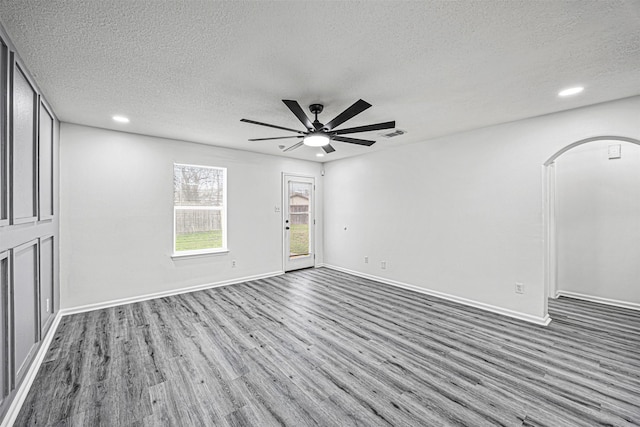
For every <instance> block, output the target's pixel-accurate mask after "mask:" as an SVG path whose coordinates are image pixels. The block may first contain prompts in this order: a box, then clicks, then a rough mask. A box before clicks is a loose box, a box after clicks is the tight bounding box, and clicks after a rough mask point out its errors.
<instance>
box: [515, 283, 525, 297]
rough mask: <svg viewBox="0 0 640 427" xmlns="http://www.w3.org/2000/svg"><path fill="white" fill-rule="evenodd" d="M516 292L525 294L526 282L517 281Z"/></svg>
mask: <svg viewBox="0 0 640 427" xmlns="http://www.w3.org/2000/svg"><path fill="white" fill-rule="evenodd" d="M516 294H524V283H520V282H516Z"/></svg>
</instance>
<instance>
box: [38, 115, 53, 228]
mask: <svg viewBox="0 0 640 427" xmlns="http://www.w3.org/2000/svg"><path fill="white" fill-rule="evenodd" d="M39 120H40V131H39V133H38V153H39V155H38V167H39V173H38V177H39V183H40V185H39V191H38V194H39V204H38V214H39V217H40V219H41V220H43V219H50V218H52V217H53V130H54V126H53V121H54V120H53V117H52V115H51V113H49V111H48V110H47V107H46V106H45V105H44V104H43V103H40V118H39Z"/></svg>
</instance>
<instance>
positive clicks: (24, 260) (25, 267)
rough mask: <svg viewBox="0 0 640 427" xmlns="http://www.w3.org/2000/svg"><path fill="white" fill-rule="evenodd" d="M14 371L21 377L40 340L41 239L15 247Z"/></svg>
mask: <svg viewBox="0 0 640 427" xmlns="http://www.w3.org/2000/svg"><path fill="white" fill-rule="evenodd" d="M12 254H13V259H12V263H11V273H12V276H13V280H12V284H13V289H12V295H13V301H12V306H13V337H14V338H13V342H14V346H13V356H14V360H13V372H14V374H15V378H16V382H18V381H20V380H21V379H22V375H24V372H25V368H26V366H27V363H28V362H29V361H30V359H31V357H32V355H33V352H34V350H35V347H36V343H37V342H38V331H39V324H38V310H37V305H38V304H37V303H38V241H37V240H33V241H31V242H28V243H25V244H24V245H22V246H20V247H17V248H15V249H13V253H12Z"/></svg>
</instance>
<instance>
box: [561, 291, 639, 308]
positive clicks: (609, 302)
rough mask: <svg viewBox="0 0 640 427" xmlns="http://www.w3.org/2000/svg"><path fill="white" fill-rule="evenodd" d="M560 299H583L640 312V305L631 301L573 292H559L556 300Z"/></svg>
mask: <svg viewBox="0 0 640 427" xmlns="http://www.w3.org/2000/svg"><path fill="white" fill-rule="evenodd" d="M558 297H567V298H575V299H581V300H585V301H591V302H597V303H599V304H606V305H613V306H615V307H621V308H628V309H630V310H638V311H640V304H638V303H637V302H629V301H621V300H617V299H611V298H603V297H596V296H593V295H585V294H581V293H578V292H571V291H558V292H556V298H558Z"/></svg>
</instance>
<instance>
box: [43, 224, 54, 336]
mask: <svg viewBox="0 0 640 427" xmlns="http://www.w3.org/2000/svg"><path fill="white" fill-rule="evenodd" d="M53 256H54V241H53V236H49V237H46V238H41V239H40V330H41V335H42V336H44V335H45V334H46V333H47V331H48V329H49V326H50V325H51V322H52V321H53V311H54V309H53V307H54V301H53V265H54V261H53V260H54V257H53Z"/></svg>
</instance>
